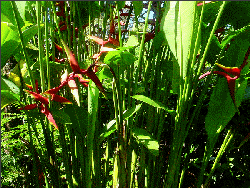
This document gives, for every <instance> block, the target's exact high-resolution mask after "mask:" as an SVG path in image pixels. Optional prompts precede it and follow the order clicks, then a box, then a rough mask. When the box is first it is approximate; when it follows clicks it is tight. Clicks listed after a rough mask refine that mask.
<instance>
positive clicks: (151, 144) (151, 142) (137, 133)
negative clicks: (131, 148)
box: [132, 127, 159, 156]
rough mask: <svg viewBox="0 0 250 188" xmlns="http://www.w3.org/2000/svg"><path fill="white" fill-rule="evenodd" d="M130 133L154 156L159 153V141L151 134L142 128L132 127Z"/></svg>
mask: <svg viewBox="0 0 250 188" xmlns="http://www.w3.org/2000/svg"><path fill="white" fill-rule="evenodd" d="M132 134H133V136H134V137H135V139H136V140H137V141H138V142H139V143H140V144H142V145H144V146H145V147H146V148H147V149H148V150H149V151H150V152H151V153H152V154H153V155H154V156H158V155H159V142H158V141H157V140H155V139H153V137H152V135H151V134H150V133H148V132H147V131H146V130H144V129H142V128H137V127H135V128H133V130H132Z"/></svg>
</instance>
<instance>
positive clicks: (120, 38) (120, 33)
mask: <svg viewBox="0 0 250 188" xmlns="http://www.w3.org/2000/svg"><path fill="white" fill-rule="evenodd" d="M116 10H117V15H118V32H119V42H120V47H122V31H121V23H120V14H119V10H118V3H117V2H116Z"/></svg>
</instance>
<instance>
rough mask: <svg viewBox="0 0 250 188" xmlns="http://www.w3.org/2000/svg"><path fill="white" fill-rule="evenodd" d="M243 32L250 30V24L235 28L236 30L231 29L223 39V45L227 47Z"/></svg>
mask: <svg viewBox="0 0 250 188" xmlns="http://www.w3.org/2000/svg"><path fill="white" fill-rule="evenodd" d="M243 32H250V25H248V26H245V27H243V28H241V29H238V30H234V31H230V32H229V33H228V34H227V35H226V36H225V37H224V38H223V40H222V41H221V46H222V47H223V48H225V47H226V45H227V44H228V43H229V42H230V41H231V40H232V39H233V38H235V37H236V36H238V35H239V34H241V33H243Z"/></svg>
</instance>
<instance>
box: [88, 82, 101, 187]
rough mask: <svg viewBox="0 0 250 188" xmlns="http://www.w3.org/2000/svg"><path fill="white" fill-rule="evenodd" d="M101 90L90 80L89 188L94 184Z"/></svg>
mask: <svg viewBox="0 0 250 188" xmlns="http://www.w3.org/2000/svg"><path fill="white" fill-rule="evenodd" d="M98 97H99V90H98V88H97V87H96V86H95V84H94V82H92V81H91V82H90V83H89V86H88V127H87V131H88V132H87V161H86V180H88V181H87V188H91V186H92V177H91V170H92V161H93V157H92V156H93V141H94V135H95V126H96V116H97V110H98Z"/></svg>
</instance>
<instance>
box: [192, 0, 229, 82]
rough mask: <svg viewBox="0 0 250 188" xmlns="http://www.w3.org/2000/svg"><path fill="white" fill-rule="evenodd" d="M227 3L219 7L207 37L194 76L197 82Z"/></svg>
mask: <svg viewBox="0 0 250 188" xmlns="http://www.w3.org/2000/svg"><path fill="white" fill-rule="evenodd" d="M227 3H228V2H227V1H223V4H222V5H221V7H220V11H219V14H218V16H217V18H216V20H215V23H214V26H213V29H212V31H211V33H210V36H209V39H208V42H207V45H206V47H205V51H204V54H203V56H202V59H201V62H200V66H199V69H198V71H197V74H196V76H195V80H198V77H199V75H200V74H201V69H202V67H203V66H204V63H205V58H206V55H207V52H208V49H209V47H210V44H211V42H212V38H213V35H214V32H215V30H216V29H217V26H218V23H219V21H220V18H221V16H222V13H223V10H224V8H225V6H226V4H227ZM203 6H204V5H203Z"/></svg>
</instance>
